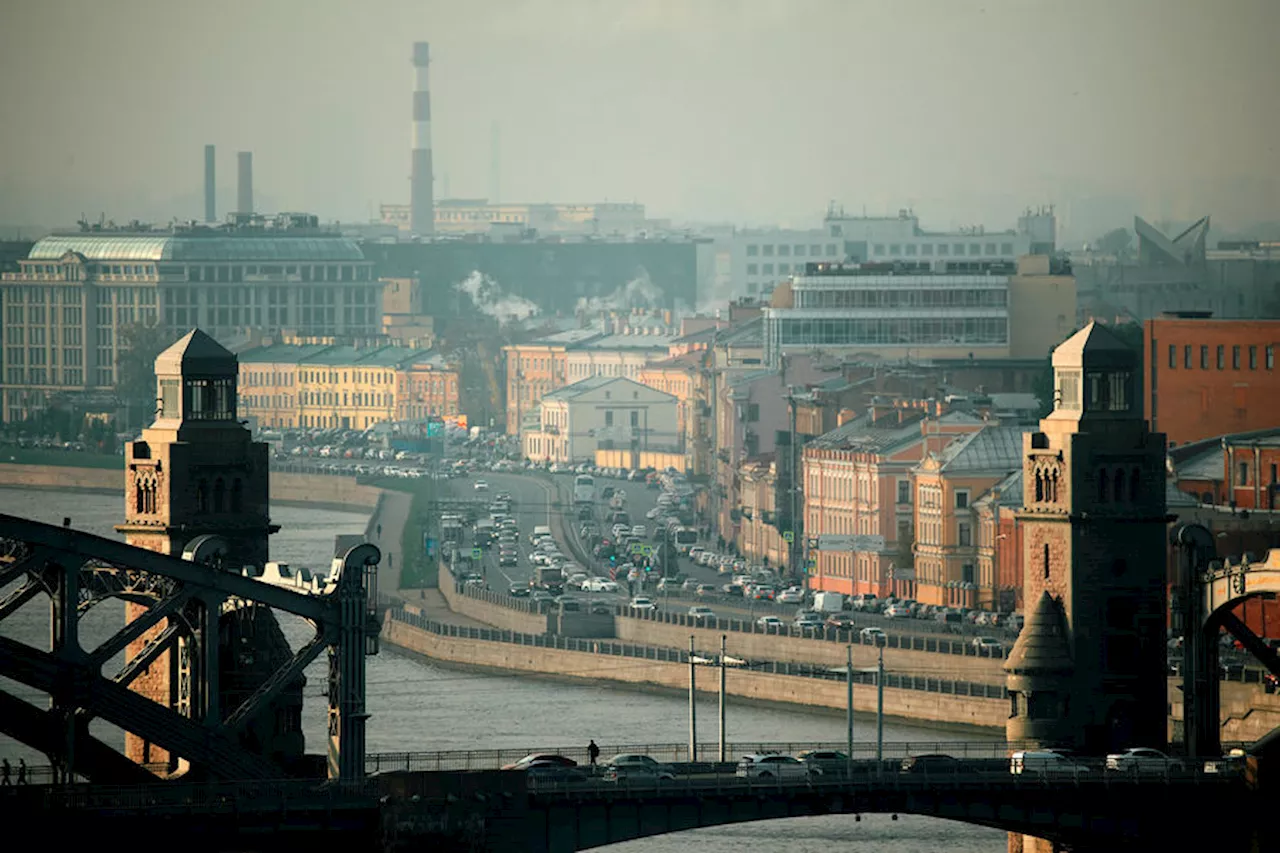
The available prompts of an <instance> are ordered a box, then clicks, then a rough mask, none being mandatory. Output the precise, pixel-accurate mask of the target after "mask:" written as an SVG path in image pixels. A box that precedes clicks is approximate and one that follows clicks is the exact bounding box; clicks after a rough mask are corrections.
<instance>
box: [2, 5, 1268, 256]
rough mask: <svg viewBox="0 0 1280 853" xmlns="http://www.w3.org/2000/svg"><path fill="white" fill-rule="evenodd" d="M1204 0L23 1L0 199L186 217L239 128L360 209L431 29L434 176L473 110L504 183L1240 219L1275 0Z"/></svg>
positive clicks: (301, 191) (1083, 227)
mask: <svg viewBox="0 0 1280 853" xmlns="http://www.w3.org/2000/svg"><path fill="white" fill-rule="evenodd" d="M1229 5H1230V7H1231V12H1230V13H1229V14H1223V13H1222V11H1221V7H1220V6H1219V7H1215V8H1214V9H1209V8H1207V7H1204V6H1200V5H1198V4H1191V3H1181V2H1180V3H1128V4H1124V5H1123V6H1122V7H1120V8H1112V7H1110V6H1107V5H1105V4H1075V5H1072V6H1067V5H1065V4H1058V3H1047V2H1045V3H1029V4H1013V3H1001V2H972V3H963V4H960V3H956V4H947V5H946V7H945V8H943V7H940V6H939V5H937V4H930V3H906V4H895V5H894V6H893V7H887V6H881V5H879V4H853V3H834V2H821V0H815V1H814V2H807V3H800V4H793V5H789V6H788V7H786V8H785V9H784V8H782V7H780V6H774V5H767V4H763V3H746V4H727V3H721V2H703V3H698V4H685V3H670V2H651V3H643V4H631V5H628V6H625V7H621V6H619V7H612V6H608V5H607V4H599V3H590V2H574V3H556V4H550V3H545V2H511V3H498V4H493V5H490V6H486V7H485V8H484V9H482V10H479V11H477V10H476V9H475V7H469V8H468V9H467V10H466V11H465V12H461V11H456V10H455V9H454V8H451V7H450V6H449V5H448V4H436V3H409V2H397V3H386V4H380V5H379V7H378V8H377V10H376V12H372V13H366V12H364V11H363V10H362V11H361V12H360V13H359V14H355V13H354V12H349V11H347V8H346V7H344V6H342V5H340V4H337V3H332V4H327V3H319V4H307V5H306V6H305V7H304V6H302V5H293V4H286V3H278V4H273V5H272V6H271V7H269V8H267V7H263V8H258V7H252V6H247V5H246V6H239V7H237V6H235V5H233V6H231V7H230V8H229V9H228V11H227V12H225V13H223V14H220V15H219V16H215V17H206V16H203V15H202V14H201V12H200V11H199V10H200V7H197V6H195V5H193V4H179V5H178V6H177V7H176V8H175V7H174V6H173V5H164V6H160V5H158V4H154V3H148V2H141V0H139V2H125V3H120V4H113V5H112V6H111V7H110V8H109V9H107V8H101V9H97V8H93V7H81V6H78V5H76V4H71V3H65V2H62V3H59V2H54V3H46V4H41V5H40V6H39V7H36V6H28V7H25V8H24V9H22V10H19V11H18V12H16V13H14V14H12V15H11V21H10V24H9V26H7V27H6V30H5V33H4V34H0V45H2V46H3V48H4V53H5V55H6V57H8V59H9V61H10V62H11V63H12V64H13V67H15V68H21V69H23V73H21V74H12V75H8V76H7V79H6V82H5V83H4V84H3V86H4V88H3V90H2V91H3V92H4V105H5V107H6V114H8V115H9V116H11V117H13V120H11V121H10V122H8V123H6V125H5V129H4V130H3V131H0V133H3V138H4V140H5V143H4V148H5V151H6V152H7V154H8V156H7V157H6V158H5V160H4V166H3V168H2V169H0V222H3V223H7V224H34V223H40V224H48V225H65V224H68V223H70V222H73V221H74V220H75V219H77V218H79V216H80V215H81V214H82V213H83V214H85V215H87V216H88V217H89V218H91V219H96V218H97V216H98V214H99V213H100V212H101V213H105V215H106V216H107V218H111V219H115V220H116V221H126V220H128V219H132V218H140V219H152V220H156V221H167V220H168V219H170V218H174V217H176V218H179V219H185V218H197V217H199V216H200V212H201V210H202V203H201V177H202V153H203V146H204V145H205V144H208V143H212V144H215V145H217V146H218V174H219V176H220V181H219V187H218V189H219V204H218V210H219V214H220V215H221V213H222V212H224V211H226V210H228V209H229V208H230V207H231V201H232V198H233V197H234V196H233V184H232V183H231V180H232V178H233V176H234V154H233V152H235V151H241V150H243V151H253V152H254V158H255V179H256V182H257V187H256V188H255V189H256V194H257V198H258V204H257V206H258V208H259V209H261V210H273V209H291V210H311V211H314V212H316V213H318V214H319V215H320V216H321V217H322V218H323V219H326V220H334V219H336V220H340V221H364V220H368V219H371V218H375V217H376V215H377V207H378V205H379V204H381V203H404V202H406V201H407V200H408V186H409V182H408V175H409V147H410V141H409V127H408V125H409V116H410V93H411V90H412V69H411V65H410V48H411V44H412V42H413V41H415V40H426V41H429V42H431V44H432V54H433V56H432V60H433V62H432V70H431V76H432V99H433V116H432V119H433V122H432V137H433V146H434V150H435V163H436V165H435V176H436V180H435V185H436V196H437V198H439V197H443V196H445V195H446V193H445V192H444V190H445V189H448V190H450V192H449V193H448V195H450V196H457V197H483V196H485V195H487V193H488V189H489V186H490V182H491V171H492V170H491V165H492V163H491V159H492V158H491V145H490V129H491V125H492V124H493V123H494V122H496V123H497V124H498V125H500V127H501V139H502V149H501V162H500V174H501V186H502V188H503V191H504V198H506V199H512V200H521V201H597V200H606V199H608V200H615V201H633V200H634V201H638V202H641V203H644V204H645V205H646V209H647V211H648V213H649V215H650V216H653V217H658V218H664V219H671V220H674V221H677V222H680V221H693V220H696V221H728V222H733V223H735V224H739V225H760V224H781V225H798V226H804V225H811V224H814V223H816V222H817V221H818V219H819V218H820V216H821V214H822V211H823V210H824V209H825V208H826V206H827V204H828V202H830V201H832V200H834V201H836V202H837V203H839V204H843V205H844V206H845V207H846V209H848V210H849V211H850V212H855V211H856V212H862V211H864V210H865V211H866V212H867V213H869V214H873V215H875V214H894V213H896V211H897V210H898V209H899V208H902V207H913V208H914V209H916V210H917V211H918V212H919V213H920V214H921V218H922V224H925V225H926V226H927V227H937V228H947V227H955V226H960V225H967V224H984V225H987V226H989V227H1009V226H1011V225H1012V223H1013V219H1014V217H1016V215H1017V213H1018V212H1019V211H1021V210H1022V209H1023V208H1024V207H1026V206H1027V205H1038V204H1045V203H1056V204H1057V205H1058V209H1059V212H1060V215H1061V217H1062V220H1063V221H1062V225H1063V229H1064V231H1065V232H1068V233H1071V234H1073V235H1074V236H1077V237H1080V236H1083V237H1086V238H1087V237H1088V236H1089V229H1090V228H1091V227H1101V226H1103V225H1110V224H1128V222H1129V221H1130V217H1131V216H1132V214H1133V213H1141V214H1143V215H1145V216H1147V217H1148V218H1151V219H1157V220H1158V219H1171V220H1186V219H1192V218H1195V217H1198V216H1199V215H1202V214H1204V213H1211V214H1212V215H1213V216H1214V218H1215V223H1218V224H1220V225H1221V226H1222V227H1223V228H1225V229H1231V228H1242V227H1247V226H1248V225H1250V224H1251V223H1254V222H1259V221H1268V220H1274V219H1275V216H1274V214H1273V213H1272V211H1271V210H1270V209H1269V208H1268V205H1269V204H1270V203H1271V199H1273V198H1274V197H1275V194H1276V190H1277V167H1276V166H1275V157H1274V154H1275V144H1274V142H1273V141H1272V140H1273V139H1274V133H1271V132H1270V130H1271V127H1270V125H1271V122H1272V121H1273V120H1272V119H1271V118H1270V116H1269V114H1267V113H1265V111H1263V110H1260V109H1259V108H1258V107H1257V106H1256V105H1257V104H1259V103H1264V102H1265V100H1266V88H1267V83H1268V82H1269V81H1270V80H1271V79H1274V77H1275V66H1276V61H1275V59H1274V58H1273V57H1272V56H1271V55H1270V53H1269V52H1268V49H1267V43H1266V38H1267V34H1268V33H1270V32H1274V31H1275V30H1276V25H1277V24H1280V9H1276V8H1275V7H1273V6H1271V4H1268V3H1265V2H1261V0H1238V2H1233V3H1231V4H1229ZM302 18H305V19H306V26H305V27H301V28H300V27H299V26H298V21H299V20H300V19H302ZM196 32H199V33H200V34H201V35H200V38H199V41H198V43H197V42H196V41H195V40H193V39H192V38H191V35H192V34H193V33H196ZM51 43H57V44H59V45H60V48H59V50H57V51H49V50H48V49H47V47H48V45H49V44H51ZM193 48H194V49H193ZM1055 48H1056V49H1058V50H1059V51H1060V54H1059V56H1060V57H1061V58H1058V56H1055V55H1054V54H1053V53H1051V52H1050V51H1052V50H1054V49H1055ZM335 57H339V58H338V59H335ZM796 60H799V61H796ZM1013 69H1016V71H1015V70H1013ZM90 81H92V84H91V85H89V82H90ZM867 83H871V84H872V85H870V86H868V85H867ZM156 105H166V108H165V109H164V110H163V111H162V112H160V113H159V114H157V112H156V110H155V107H156ZM868 118H872V119H874V122H868V121H867V119H868ZM86 130H89V132H87V133H86V132H85V131H86ZM446 185H447V186H446ZM1094 223H1097V224H1096V226H1095V225H1094Z"/></svg>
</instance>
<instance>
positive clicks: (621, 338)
mask: <svg viewBox="0 0 1280 853" xmlns="http://www.w3.org/2000/svg"><path fill="white" fill-rule="evenodd" d="M671 341H672V339H671V338H669V337H667V336H666V335H643V334H642V335H624V334H617V335H605V336H604V337H601V338H597V339H596V340H592V341H585V342H583V343H582V344H580V345H579V346H578V347H577V348H578V349H660V350H665V349H667V348H668V347H669V346H670V345H671Z"/></svg>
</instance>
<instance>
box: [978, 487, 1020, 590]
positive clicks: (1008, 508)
mask: <svg viewBox="0 0 1280 853" xmlns="http://www.w3.org/2000/svg"><path fill="white" fill-rule="evenodd" d="M1021 509H1022V470H1021V469H1018V470H1017V471H1014V472H1013V473H1012V474H1010V475H1009V476H1007V477H1005V478H1004V479H1003V480H1001V481H1000V482H999V483H996V484H995V485H994V486H992V487H991V488H990V489H988V490H987V491H986V493H985V494H983V495H982V497H980V498H978V499H977V500H976V501H974V502H973V511H974V514H975V518H976V524H977V531H978V548H977V556H978V577H977V581H976V583H977V586H978V589H977V594H976V602H977V607H978V608H979V609H981V610H992V611H995V612H998V613H1012V612H1015V611H1021V610H1022V607H1023V601H1022V528H1021V527H1020V526H1019V524H1018V516H1017V513H1018V511H1019V510H1021Z"/></svg>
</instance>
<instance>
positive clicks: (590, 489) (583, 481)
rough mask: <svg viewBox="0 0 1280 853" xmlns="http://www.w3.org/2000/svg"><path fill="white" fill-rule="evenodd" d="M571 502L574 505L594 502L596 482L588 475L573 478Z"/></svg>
mask: <svg viewBox="0 0 1280 853" xmlns="http://www.w3.org/2000/svg"><path fill="white" fill-rule="evenodd" d="M573 502H574V504H575V505H577V504H593V503H595V502H596V481H595V479H594V478H593V477H592V476H591V475H590V474H579V475H578V476H577V477H575V478H574V480H573Z"/></svg>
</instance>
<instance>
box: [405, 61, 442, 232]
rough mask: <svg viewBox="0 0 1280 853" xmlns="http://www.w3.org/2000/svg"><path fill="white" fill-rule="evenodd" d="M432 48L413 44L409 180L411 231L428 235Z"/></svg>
mask: <svg viewBox="0 0 1280 853" xmlns="http://www.w3.org/2000/svg"><path fill="white" fill-rule="evenodd" d="M430 53H431V52H430V50H429V48H428V46H427V43H426V42H425V41H419V42H414V43H413V172H412V174H411V177H410V179H409V182H410V187H409V230H410V231H411V232H413V233H414V234H418V235H421V236H423V237H428V236H430V235H432V234H434V233H435V230H436V213H435V201H434V198H433V195H432V194H433V192H434V188H433V187H432V185H431V182H432V180H433V177H432V171H431V90H430V88H429V87H428V85H427V65H428V63H429V61H430Z"/></svg>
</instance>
